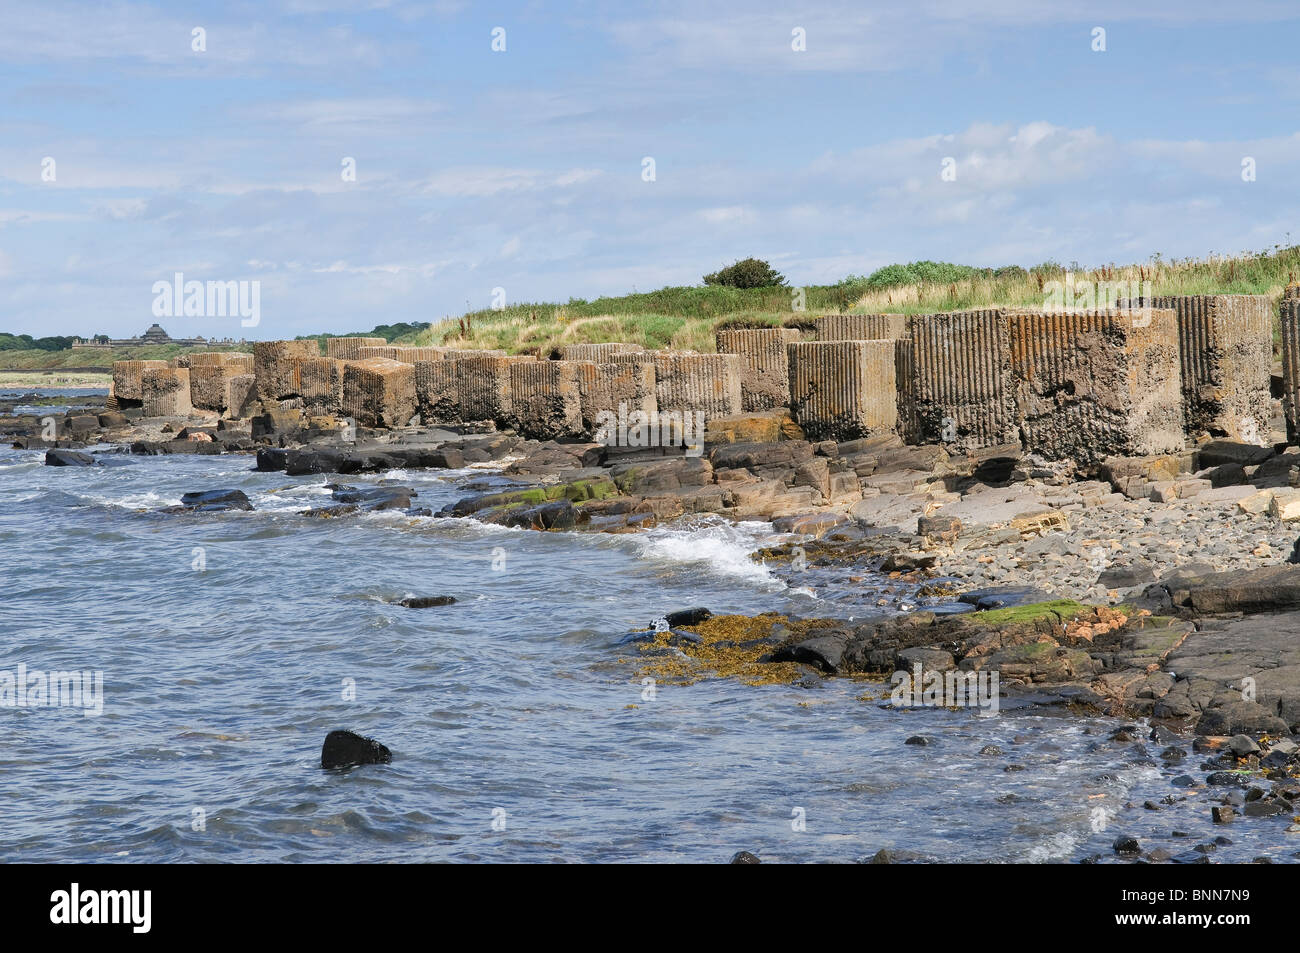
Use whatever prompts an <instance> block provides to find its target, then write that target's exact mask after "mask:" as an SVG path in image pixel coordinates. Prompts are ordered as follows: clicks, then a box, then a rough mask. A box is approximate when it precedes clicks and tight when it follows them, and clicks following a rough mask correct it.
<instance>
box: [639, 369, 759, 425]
mask: <svg viewBox="0 0 1300 953" xmlns="http://www.w3.org/2000/svg"><path fill="white" fill-rule="evenodd" d="M742 367H743V361H742V360H741V358H740V357H739V356H738V355H735V354H677V353H673V352H661V353H659V354H658V355H656V357H655V400H656V402H657V404H658V407H659V411H660V412H661V413H669V412H671V413H679V412H686V411H700V412H701V413H703V414H704V418H705V420H706V421H707V420H708V418H710V417H724V416H731V415H733V414H738V413H740V412H741V405H742V401H741V392H740V378H741V372H742V371H741V369H742Z"/></svg>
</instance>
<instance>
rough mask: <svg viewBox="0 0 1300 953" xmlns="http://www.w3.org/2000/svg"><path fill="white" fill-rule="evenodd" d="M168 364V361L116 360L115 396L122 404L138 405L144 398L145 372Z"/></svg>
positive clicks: (114, 365) (114, 374) (114, 370)
mask: <svg viewBox="0 0 1300 953" xmlns="http://www.w3.org/2000/svg"><path fill="white" fill-rule="evenodd" d="M166 366H167V362H166V361H114V362H113V396H114V397H116V398H117V400H118V403H119V404H120V405H122V406H130V405H137V406H138V405H139V403H140V402H141V401H142V400H144V372H145V371H149V370H155V369H157V368H160V367H166Z"/></svg>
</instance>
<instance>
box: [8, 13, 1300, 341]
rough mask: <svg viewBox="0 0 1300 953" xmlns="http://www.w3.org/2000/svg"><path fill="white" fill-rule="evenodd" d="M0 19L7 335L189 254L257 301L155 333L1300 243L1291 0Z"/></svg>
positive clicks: (132, 314) (274, 327)
mask: <svg viewBox="0 0 1300 953" xmlns="http://www.w3.org/2000/svg"><path fill="white" fill-rule="evenodd" d="M0 16H3V22H4V23H5V25H6V27H5V29H4V30H3V31H0V329H3V330H6V331H11V332H27V333H30V334H33V335H37V336H40V335H47V334H90V333H95V332H103V333H108V334H111V335H114V336H128V335H133V334H138V333H140V332H141V331H143V330H144V329H145V328H146V327H148V325H149V324H150V323H152V322H153V321H154V320H155V317H154V315H153V312H152V310H151V309H152V305H153V301H154V294H153V285H154V283H155V282H157V281H160V280H161V281H171V280H172V278H173V275H174V274H175V273H176V272H181V273H183V274H184V276H185V278H186V279H187V280H198V281H205V282H206V281H258V282H260V294H261V323H260V324H259V325H258V326H257V327H256V328H243V327H241V326H240V322H239V319H238V318H232V317H198V316H195V317H184V316H180V317H167V318H163V319H159V320H161V323H162V324H163V325H164V327H166V328H167V330H168V331H169V332H171V333H172V334H173V335H175V336H182V335H193V334H202V335H204V336H206V337H218V338H221V337H227V336H231V337H240V336H248V337H250V338H278V337H292V336H294V335H296V334H305V333H312V332H317V331H332V332H344V331H350V330H365V329H369V328H371V327H373V326H375V325H376V324H385V323H391V322H394V321H430V320H438V319H440V318H442V317H444V316H448V315H457V314H460V313H461V312H463V311H465V310H466V308H467V307H469V308H475V309H477V308H483V307H488V306H489V305H490V304H491V301H492V295H493V289H495V288H503V289H504V290H505V297H506V300H507V301H509V302H518V301H555V300H558V301H564V300H567V299H568V298H570V297H582V298H594V297H597V296H599V295H602V294H622V293H625V292H628V291H631V290H634V289H635V290H640V291H646V290H650V289H653V288H657V287H662V286H664V285H677V284H698V283H699V280H700V276H701V275H703V274H704V273H705V272H707V271H713V270H715V269H716V268H718V267H719V266H721V265H725V264H728V263H730V262H731V261H733V260H735V259H737V258H743V257H747V256H749V255H755V256H758V257H761V258H766V259H768V260H769V261H771V262H772V263H773V264H774V265H776V266H777V267H778V268H779V269H780V270H781V271H782V272H783V273H784V274H785V275H786V276H787V278H788V279H789V280H790V281H791V282H792V283H794V284H813V283H826V282H833V281H836V280H838V279H840V278H842V277H844V276H845V275H848V274H866V273H869V272H870V271H872V270H874V269H875V268H877V267H879V266H881V265H884V264H888V263H890V262H894V261H908V260H913V259H918V258H930V259H942V260H951V261H958V262H963V263H967V264H975V265H989V266H996V265H1002V264H1020V265H1025V266H1029V265H1033V264H1036V263H1038V262H1041V261H1044V260H1047V259H1055V260H1059V261H1062V262H1069V261H1071V260H1077V261H1079V262H1081V263H1083V264H1085V265H1094V264H1102V263H1105V262H1111V261H1114V262H1132V261H1145V260H1147V259H1148V258H1149V257H1150V256H1151V255H1152V254H1153V253H1155V252H1159V253H1161V254H1163V255H1164V256H1165V257H1183V256H1197V257H1199V256H1204V255H1207V254H1210V253H1213V252H1217V253H1228V252H1237V251H1241V250H1244V249H1251V250H1259V249H1264V248H1268V247H1271V246H1272V245H1274V244H1275V243H1283V244H1286V243H1290V242H1294V241H1300V221H1297V216H1296V212H1297V206H1298V205H1300V190H1298V189H1297V185H1298V184H1300V60H1298V59H1297V58H1296V56H1295V52H1294V51H1295V50H1296V49H1297V48H1300V5H1296V4H1294V3H1282V2H1262V3H1236V4H1224V3H1220V2H1205V0H1185V2H1181V3H1160V4H1156V3H1136V4H1134V3H1127V2H1109V0H1106V2H1090V3H1071V2H1061V3H1043V2H1028V0H994V2H990V3H957V2H924V0H922V2H916V0H906V2H892V0H889V2H879V3H876V2H865V3H864V2H858V3H842V4H837V3H804V4H798V3H793V4H786V5H767V4H763V3H753V2H745V3H709V2H700V0H695V2H665V3H653V4H638V3H618V4H597V3H583V2H575V3H565V4H559V3H556V4H542V3H521V4H511V3H500V4H472V3H457V2H450V0H449V2H440V3H405V2H401V0H394V2H382V0H381V2H369V3H365V2H356V3H354V2H346V0H288V2H277V0H267V2H263V3H242V2H227V3H214V4H206V3H196V4H183V3H167V4H156V5H155V4H147V3H134V2H132V3H116V2H112V0H109V2H104V3H100V2H88V3H60V2H56V0H47V2H43V3H41V4H31V3H10V2H4V3H0ZM195 27H201V28H202V29H203V30H204V31H205V32H206V47H207V48H206V50H205V51H202V52H196V51H194V50H193V49H192V30H193V29H194V28H195ZM496 27H502V28H504V30H505V46H506V48H505V50H504V51H502V52H496V51H493V49H492V31H493V29H494V28H496ZM1095 27H1102V28H1104V29H1105V31H1106V34H1105V41H1106V50H1105V51H1104V52H1097V51H1094V50H1093V48H1092V47H1093V35H1092V33H1093V29H1094V28H1095ZM796 28H801V29H802V30H803V31H804V33H805V35H806V49H805V50H803V51H795V50H793V49H792V48H791V47H792V31H793V30H794V29H796ZM647 156H649V157H653V159H654V162H655V178H654V181H645V180H644V179H643V177H642V168H643V164H642V160H643V158H644V157H647ZM1247 156H1249V157H1251V158H1253V159H1254V160H1255V168H1256V178H1255V180H1254V181H1250V182H1246V181H1243V179H1242V160H1243V158H1244V157H1247ZM47 157H49V158H52V159H54V161H55V165H54V172H55V178H54V181H45V180H43V178H42V168H43V165H42V163H43V160H44V159H46V158H47ZM345 157H352V158H354V159H355V161H356V173H357V174H356V181H354V182H347V181H344V180H343V178H342V176H341V174H340V173H341V169H342V162H343V159H344V158H345ZM945 157H951V158H952V159H954V160H955V169H956V178H955V180H954V181H945V180H944V179H943V178H942V177H941V175H940V172H941V168H942V162H943V160H944V158H945Z"/></svg>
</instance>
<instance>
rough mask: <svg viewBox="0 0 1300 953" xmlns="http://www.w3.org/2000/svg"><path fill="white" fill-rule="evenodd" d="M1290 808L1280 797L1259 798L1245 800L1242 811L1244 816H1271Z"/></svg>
mask: <svg viewBox="0 0 1300 953" xmlns="http://www.w3.org/2000/svg"><path fill="white" fill-rule="evenodd" d="M1288 810H1290V808H1289V807H1288V805H1287V804H1286V802H1284V801H1282V800H1281V799H1276V800H1275V799H1273V798H1268V799H1261V800H1256V801H1247V802H1246V806H1245V808H1243V809H1242V813H1243V814H1245V815H1246V817H1272V816H1273V815H1274V814H1281V813H1283V812H1284V811H1288Z"/></svg>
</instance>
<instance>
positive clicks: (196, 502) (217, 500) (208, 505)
mask: <svg viewBox="0 0 1300 953" xmlns="http://www.w3.org/2000/svg"><path fill="white" fill-rule="evenodd" d="M181 506H182V507H184V508H185V509H187V510H196V511H198V512H202V513H210V512H218V511H220V510H251V509H252V508H253V504H252V503H250V502H249V500H248V496H247V495H246V494H245V493H244V491H243V490H204V491H201V492H198V493H186V494H184V495H183V496H182V497H181Z"/></svg>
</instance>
